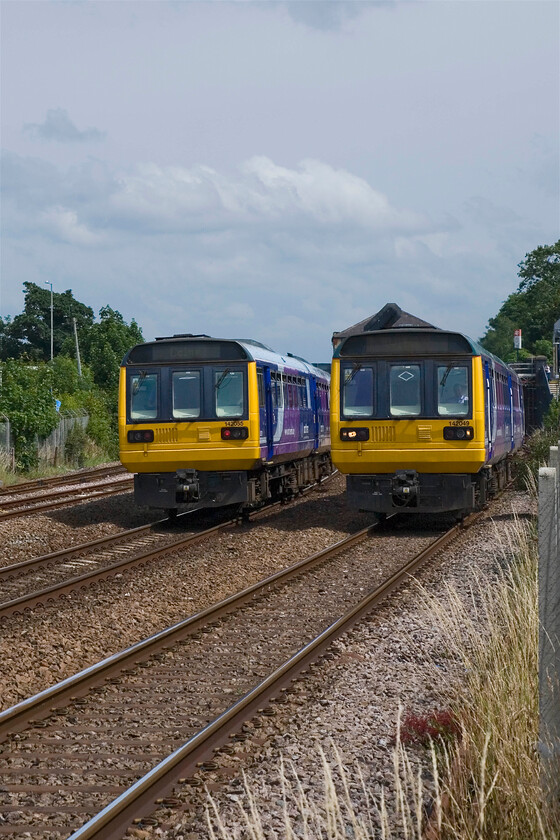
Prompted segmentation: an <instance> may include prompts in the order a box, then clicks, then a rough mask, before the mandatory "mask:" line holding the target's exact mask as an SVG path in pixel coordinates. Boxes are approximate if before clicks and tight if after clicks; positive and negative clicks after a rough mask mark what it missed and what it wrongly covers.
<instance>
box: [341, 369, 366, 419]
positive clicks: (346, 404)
mask: <svg viewBox="0 0 560 840" xmlns="http://www.w3.org/2000/svg"><path fill="white" fill-rule="evenodd" d="M343 376H344V379H343V386H342V414H343V416H344V417H347V418H350V417H371V416H372V414H373V368H371V367H353V368H346V369H345V370H344V373H343Z"/></svg>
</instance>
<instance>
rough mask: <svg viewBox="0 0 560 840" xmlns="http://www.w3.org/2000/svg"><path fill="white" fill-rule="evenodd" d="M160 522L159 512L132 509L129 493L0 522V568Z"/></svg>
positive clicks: (132, 499)
mask: <svg viewBox="0 0 560 840" xmlns="http://www.w3.org/2000/svg"><path fill="white" fill-rule="evenodd" d="M0 506H1V505H0ZM161 518H163V515H162V513H161V512H158V511H153V510H149V509H148V508H144V507H138V506H137V505H135V503H134V498H133V494H132V492H130V491H128V492H123V493H122V494H121V493H119V494H118V495H116V496H110V497H109V498H107V499H98V500H95V501H91V502H88V501H84V502H80V503H79V504H74V505H73V506H72V507H67V508H60V509H58V510H53V511H49V512H48V513H34V514H31V515H29V516H18V517H17V518H15V519H8V520H7V521H6V522H0V566H10V565H12V563H20V562H22V561H23V560H28V559H29V558H30V557H39V556H41V555H43V554H50V553H51V552H54V551H59V550H60V549H63V548H68V547H69V546H72V545H79V544H80V543H85V542H89V541H90V540H94V539H97V538H98V537H103V536H108V535H109V534H116V533H118V532H119V531H124V530H126V529H128V528H136V527H137V526H139V525H146V524H148V523H149V522H155V521H156V520H158V519H161Z"/></svg>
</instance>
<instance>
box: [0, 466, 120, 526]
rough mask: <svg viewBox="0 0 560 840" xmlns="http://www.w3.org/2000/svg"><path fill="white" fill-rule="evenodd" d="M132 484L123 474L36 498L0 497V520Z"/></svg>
mask: <svg viewBox="0 0 560 840" xmlns="http://www.w3.org/2000/svg"><path fill="white" fill-rule="evenodd" d="M132 486H133V479H132V477H131V476H125V477H124V478H121V479H117V480H116V481H111V482H110V483H106V484H105V485H102V484H89V485H86V486H84V487H83V488H76V487H70V488H67V489H65V490H53V491H47V492H46V493H41V494H40V496H39V498H38V499H37V498H34V497H33V496H22V497H21V498H15V499H1V498H0V522H3V521H5V520H6V519H14V518H15V517H18V516H28V515H29V514H32V513H43V512H45V511H48V510H55V509H56V508H61V507H65V506H66V505H69V504H78V503H79V502H89V501H92V500H94V499H102V498H106V497H107V496H114V495H116V494H118V493H127V492H129V491H130V490H131V489H132ZM45 500H46V501H45Z"/></svg>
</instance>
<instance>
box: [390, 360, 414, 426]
mask: <svg viewBox="0 0 560 840" xmlns="http://www.w3.org/2000/svg"><path fill="white" fill-rule="evenodd" d="M389 393H390V400H391V404H390V410H391V416H392V417H417V416H418V415H419V414H420V412H421V409H422V403H421V398H420V393H421V390H420V365H391V370H390V375H389Z"/></svg>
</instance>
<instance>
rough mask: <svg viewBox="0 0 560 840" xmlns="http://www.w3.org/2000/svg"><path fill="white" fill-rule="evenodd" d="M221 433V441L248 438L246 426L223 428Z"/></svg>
mask: <svg viewBox="0 0 560 840" xmlns="http://www.w3.org/2000/svg"><path fill="white" fill-rule="evenodd" d="M221 433H222V440H247V438H248V437H249V429H248V428H247V426H225V427H224V428H223V429H222V430H221Z"/></svg>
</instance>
